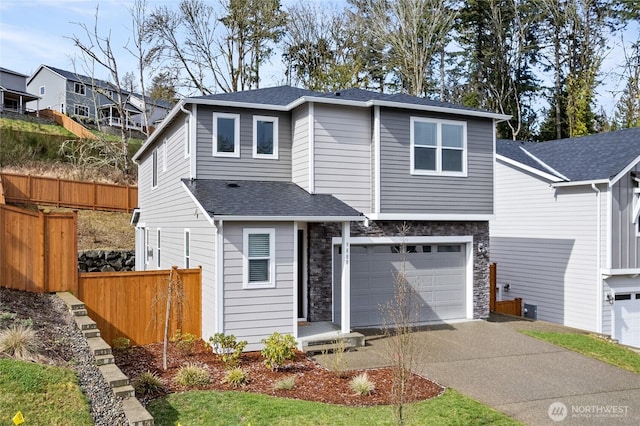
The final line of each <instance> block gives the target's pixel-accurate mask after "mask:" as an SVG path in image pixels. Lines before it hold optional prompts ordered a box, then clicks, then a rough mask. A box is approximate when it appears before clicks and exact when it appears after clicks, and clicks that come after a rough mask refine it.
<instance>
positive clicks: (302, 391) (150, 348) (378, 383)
mask: <svg viewBox="0 0 640 426" xmlns="http://www.w3.org/2000/svg"><path fill="white" fill-rule="evenodd" d="M162 348H163V345H162V343H155V344H151V345H145V346H134V347H131V348H129V349H124V350H123V349H120V350H115V351H114V354H115V358H116V364H117V365H118V367H120V369H121V370H122V371H123V372H124V373H125V374H126V375H127V376H129V378H130V379H131V381H132V382H135V379H136V378H137V377H138V376H139V375H140V374H141V373H144V372H146V371H151V372H152V373H155V374H156V375H157V376H159V377H161V378H162V379H163V381H164V383H165V386H164V389H165V390H164V392H163V393H161V394H157V395H153V396H143V395H137V396H138V398H139V399H140V400H141V401H142V402H143V403H144V404H145V405H146V404H148V403H149V402H150V401H151V400H152V399H154V398H158V397H161V396H163V395H166V394H168V393H175V392H183V391H186V390H190V389H187V388H184V387H183V386H180V385H179V384H177V383H176V382H175V380H174V377H175V375H176V373H177V372H178V370H179V369H180V367H182V366H184V365H186V364H189V363H192V364H197V365H200V366H202V367H204V368H206V369H207V370H208V371H209V373H210V374H211V383H210V384H209V385H208V386H205V387H199V388H197V389H207V390H216V391H229V390H235V391H246V392H255V393H262V394H265V395H272V396H277V397H283V398H292V399H302V400H307V401H318V402H324V403H329V404H340V405H348V406H370V405H389V404H392V393H391V390H392V384H393V374H392V371H391V369H389V368H378V369H371V370H351V371H346V372H340V373H337V372H334V371H330V370H328V369H326V368H324V367H322V366H321V365H319V364H317V363H316V362H314V361H313V360H311V359H310V358H308V357H307V356H306V355H305V354H303V353H297V354H296V357H295V359H294V360H293V361H292V362H289V363H288V364H287V365H286V366H285V367H283V368H282V369H280V370H278V371H271V370H270V369H268V368H267V367H265V365H264V364H263V362H262V361H263V358H262V356H261V355H260V353H259V352H247V353H244V354H242V358H241V361H240V368H242V369H244V370H245V371H247V372H248V373H249V375H248V377H249V382H248V383H247V384H246V385H244V386H240V387H234V386H232V385H229V384H227V383H223V382H222V379H223V377H224V375H225V369H224V365H223V364H222V362H221V361H220V360H219V359H218V356H217V355H216V354H214V353H213V352H212V351H211V349H209V348H208V347H207V346H206V345H205V343H204V342H202V341H198V342H196V345H195V347H194V350H193V353H192V354H184V353H183V352H180V351H178V350H177V348H176V347H175V345H174V344H172V343H170V344H169V350H168V357H167V367H168V368H167V371H163V369H162ZM363 372H366V373H367V374H368V376H369V378H370V380H371V381H372V382H373V383H374V384H375V391H374V392H373V393H372V394H370V395H365V396H359V395H355V394H354V392H353V391H352V390H351V388H350V387H349V380H350V379H351V378H353V377H355V376H357V375H358V374H360V373H363ZM292 375H293V376H295V377H296V380H295V387H294V388H293V389H291V390H275V389H274V384H275V383H276V382H278V381H279V380H281V379H284V378H287V377H289V376H292ZM411 388H412V392H411V401H421V400H425V399H429V398H433V397H435V396H438V395H440V394H441V393H442V391H443V390H444V389H443V388H442V387H441V386H440V385H438V384H436V383H434V382H432V381H431V380H429V379H426V378H424V377H421V376H418V375H413V377H412V378H411Z"/></svg>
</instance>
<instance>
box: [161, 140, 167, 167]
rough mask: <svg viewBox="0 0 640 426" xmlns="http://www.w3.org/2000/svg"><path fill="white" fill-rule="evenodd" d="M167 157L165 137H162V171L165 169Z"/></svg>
mask: <svg viewBox="0 0 640 426" xmlns="http://www.w3.org/2000/svg"><path fill="white" fill-rule="evenodd" d="M167 157H168V152H167V138H164V141H163V142H162V172H163V173H164V172H166V171H167Z"/></svg>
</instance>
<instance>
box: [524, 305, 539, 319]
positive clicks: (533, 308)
mask: <svg viewBox="0 0 640 426" xmlns="http://www.w3.org/2000/svg"><path fill="white" fill-rule="evenodd" d="M523 311H524V317H525V318H529V319H533V320H537V319H538V305H530V304H528V303H525V304H524V309H523Z"/></svg>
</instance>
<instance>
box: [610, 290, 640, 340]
mask: <svg viewBox="0 0 640 426" xmlns="http://www.w3.org/2000/svg"><path fill="white" fill-rule="evenodd" d="M613 316H614V329H615V335H614V338H616V339H617V340H618V341H619V342H620V343H622V344H623V345H628V346H634V347H637V348H640V292H627V293H625V292H620V293H618V292H616V295H615V301H614V303H613Z"/></svg>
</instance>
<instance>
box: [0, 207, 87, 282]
mask: <svg viewBox="0 0 640 426" xmlns="http://www.w3.org/2000/svg"><path fill="white" fill-rule="evenodd" d="M77 224H78V216H77V214H76V213H75V212H71V213H43V212H41V211H40V212H32V211H28V210H24V209H20V208H17V207H12V206H7V205H0V241H1V243H0V284H1V285H3V286H4V287H9V288H14V289H17V290H24V291H31V292H37V293H46V292H53V291H73V292H75V291H77V288H78V245H77V238H76V229H77Z"/></svg>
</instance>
